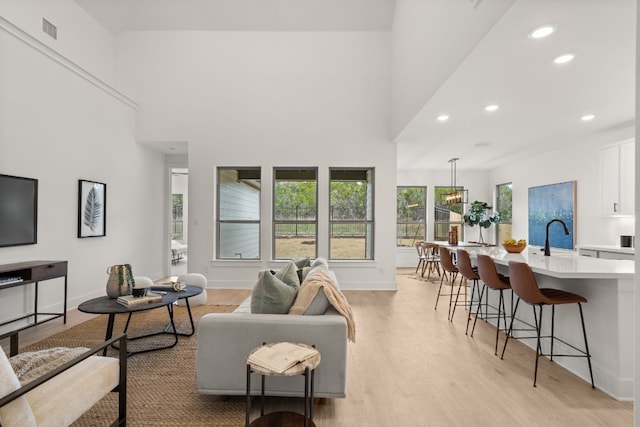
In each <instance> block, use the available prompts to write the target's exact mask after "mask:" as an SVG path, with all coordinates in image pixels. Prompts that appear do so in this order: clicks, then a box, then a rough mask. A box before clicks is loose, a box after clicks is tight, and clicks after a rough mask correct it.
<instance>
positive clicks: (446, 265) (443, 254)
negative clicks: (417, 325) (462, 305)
mask: <svg viewBox="0 0 640 427" xmlns="http://www.w3.org/2000/svg"><path fill="white" fill-rule="evenodd" d="M440 265H441V266H442V277H441V278H440V287H439V288H438V296H437V297H436V306H435V307H434V308H435V309H437V308H438V300H439V299H440V296H449V312H448V313H447V319H451V304H452V302H453V286H454V285H455V284H456V279H457V277H458V273H459V271H458V267H456V266H455V264H454V263H453V260H452V258H451V252H450V251H449V249H447V248H445V247H444V246H440ZM447 273H449V278H448V279H447V280H450V281H451V286H452V287H451V292H450V293H448V294H447V293H445V294H443V293H442V284H443V282H444V279H445V277H447ZM460 280H462V276H461V277H460Z"/></svg>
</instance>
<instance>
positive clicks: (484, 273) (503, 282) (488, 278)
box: [467, 254, 513, 355]
mask: <svg viewBox="0 0 640 427" xmlns="http://www.w3.org/2000/svg"><path fill="white" fill-rule="evenodd" d="M476 263H477V265H478V275H479V276H480V279H481V280H482V282H483V283H484V284H483V285H482V290H481V291H480V301H482V296H483V294H484V292H485V289H486V288H489V289H493V290H497V291H499V292H500V298H499V299H498V316H497V318H498V324H497V326H496V345H495V349H494V354H496V355H497V354H498V335H499V333H500V316H501V315H502V318H503V320H504V328H505V333H506V332H507V315H506V310H505V308H504V293H503V291H505V290H507V289H511V285H510V284H509V278H508V277H507V276H505V275H503V274H500V273H498V270H497V269H496V264H495V262H493V258H491V257H490V256H489V255H483V254H478V255H477V257H476ZM487 292H488V291H487ZM511 307H513V292H511ZM479 310H480V306H478V311H479ZM477 320H478V312H476V318H475V320H474V321H473V328H471V336H473V331H475V329H476V321H477ZM467 329H469V323H468V322H467Z"/></svg>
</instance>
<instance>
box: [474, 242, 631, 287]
mask: <svg viewBox="0 0 640 427" xmlns="http://www.w3.org/2000/svg"><path fill="white" fill-rule="evenodd" d="M466 250H467V251H468V252H469V255H470V256H471V258H472V259H473V258H475V254H479V253H480V254H486V255H489V256H490V257H492V258H493V260H494V261H495V263H496V264H499V265H505V266H508V265H509V261H518V262H526V263H527V264H529V266H530V267H531V270H532V271H533V272H534V273H539V274H544V275H547V276H552V277H558V278H561V279H632V278H633V274H634V261H632V260H615V259H602V258H592V257H586V256H580V255H578V253H577V252H574V251H567V250H562V249H553V248H552V249H551V256H548V257H546V256H544V254H543V253H542V252H541V251H540V248H538V247H527V248H526V249H525V250H524V251H523V252H522V253H519V254H511V253H508V252H507V251H505V250H504V249H503V248H502V247H499V246H494V247H483V248H466Z"/></svg>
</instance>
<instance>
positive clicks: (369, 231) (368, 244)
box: [328, 166, 376, 261]
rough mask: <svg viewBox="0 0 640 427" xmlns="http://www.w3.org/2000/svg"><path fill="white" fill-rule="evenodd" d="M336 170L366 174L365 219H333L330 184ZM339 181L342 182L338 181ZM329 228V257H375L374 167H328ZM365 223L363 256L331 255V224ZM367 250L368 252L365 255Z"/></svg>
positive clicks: (332, 258)
mask: <svg viewBox="0 0 640 427" xmlns="http://www.w3.org/2000/svg"><path fill="white" fill-rule="evenodd" d="M337 171H344V172H346V173H349V172H354V173H355V172H357V171H362V172H364V173H365V174H367V175H368V178H367V184H368V186H369V187H370V189H368V192H367V194H368V195H370V196H369V197H368V198H367V200H366V202H367V205H366V208H367V210H366V213H365V216H366V219H365V220H364V221H363V220H360V219H358V220H344V219H342V220H339V221H337V220H333V219H332V217H333V206H332V200H331V184H332V183H333V181H334V180H333V178H332V174H333V173H334V172H337ZM340 182H344V180H343V181H340ZM328 190H329V215H328V216H329V218H328V219H329V224H328V225H329V229H328V243H329V245H328V246H329V259H330V260H337V261H372V260H374V259H375V206H376V204H375V167H355V166H353V167H330V168H329V188H328ZM363 222H364V224H365V257H364V258H337V257H333V256H332V247H331V246H332V242H333V236H332V234H333V231H332V230H333V226H334V225H337V224H362V223H363ZM367 251H368V252H369V254H368V256H367Z"/></svg>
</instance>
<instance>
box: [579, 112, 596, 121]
mask: <svg viewBox="0 0 640 427" xmlns="http://www.w3.org/2000/svg"><path fill="white" fill-rule="evenodd" d="M595 118H596V116H594V115H593V114H585V115H584V116H582V117H580V120H582V121H583V122H590V121H591V120H593V119H595Z"/></svg>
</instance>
